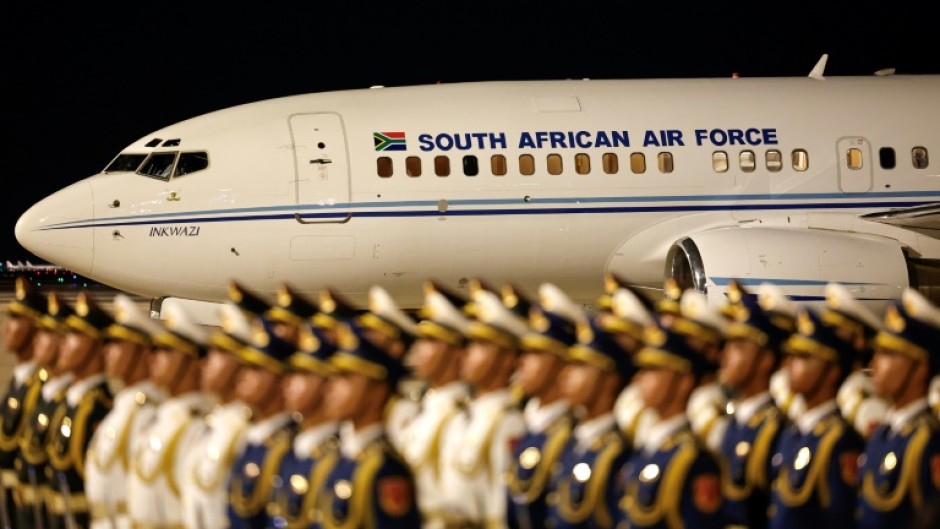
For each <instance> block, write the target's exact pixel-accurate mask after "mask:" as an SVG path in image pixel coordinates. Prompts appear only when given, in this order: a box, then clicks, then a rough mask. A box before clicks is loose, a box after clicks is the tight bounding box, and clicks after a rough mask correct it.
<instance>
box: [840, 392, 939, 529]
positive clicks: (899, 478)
mask: <svg viewBox="0 0 940 529" xmlns="http://www.w3.org/2000/svg"><path fill="white" fill-rule="evenodd" d="M860 461H861V464H860V468H859V474H858V477H859V482H858V485H859V489H858V509H857V511H856V515H857V517H858V518H857V521H858V527H860V528H864V529H874V528H882V527H888V528H891V529H899V528H902V527H911V526H912V525H913V522H914V520H915V519H916V518H917V515H918V514H919V513H921V512H922V510H923V509H924V508H925V507H926V506H928V505H930V504H931V502H934V501H938V499H940V423H938V421H937V419H936V417H934V416H933V415H932V414H931V413H930V410H929V408H926V407H925V408H924V410H923V411H922V412H921V413H920V414H918V415H917V416H915V417H914V418H913V420H912V421H911V422H910V423H908V424H906V425H905V426H904V427H903V428H902V429H901V431H900V432H894V431H892V429H891V427H890V426H888V425H884V426H880V427H878V428H876V429H875V431H874V432H873V433H872V436H871V438H869V440H868V446H867V447H866V449H865V455H864V456H863V457H862V458H861V460H860Z"/></svg>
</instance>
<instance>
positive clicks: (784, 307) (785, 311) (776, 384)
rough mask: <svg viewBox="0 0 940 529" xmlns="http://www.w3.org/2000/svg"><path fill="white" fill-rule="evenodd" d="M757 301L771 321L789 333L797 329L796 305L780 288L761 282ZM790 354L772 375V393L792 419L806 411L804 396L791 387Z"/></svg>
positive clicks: (775, 400) (778, 406) (785, 356)
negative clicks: (789, 372)
mask: <svg viewBox="0 0 940 529" xmlns="http://www.w3.org/2000/svg"><path fill="white" fill-rule="evenodd" d="M757 302H758V303H759V304H760V306H761V308H762V309H764V312H766V313H767V314H768V316H769V317H770V321H771V323H773V324H774V325H776V326H777V327H779V328H781V329H783V330H784V331H786V332H787V333H789V334H792V333H793V332H795V331H796V310H797V307H796V305H795V304H794V303H793V302H792V301H790V298H788V297H787V296H786V294H784V293H783V291H782V290H780V288H779V287H777V286H776V285H773V284H770V283H761V284H760V286H758V287H757ZM789 358H790V357H789V355H784V357H783V362H782V363H781V365H780V367H779V368H777V370H776V371H774V374H773V375H772V376H771V377H770V394H771V396H773V398H774V402H775V403H776V404H777V408H779V409H780V411H782V412H784V413H785V414H786V415H787V417H789V418H790V419H795V418H797V417H799V416H800V415H802V414H803V413H804V412H805V411H806V402H804V401H803V397H802V396H801V395H798V394H796V393H794V392H793V391H792V390H791V389H790V380H789V374H788V370H787V363H789Z"/></svg>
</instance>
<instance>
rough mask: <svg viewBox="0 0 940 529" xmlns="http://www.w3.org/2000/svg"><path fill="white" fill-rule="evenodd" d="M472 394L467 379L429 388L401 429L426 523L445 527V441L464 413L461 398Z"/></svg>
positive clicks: (406, 458)
mask: <svg viewBox="0 0 940 529" xmlns="http://www.w3.org/2000/svg"><path fill="white" fill-rule="evenodd" d="M468 395H469V390H468V388H467V386H466V385H465V384H464V383H463V382H452V383H450V384H447V385H445V386H443V387H440V388H433V389H429V390H428V391H427V393H425V394H424V397H422V399H421V402H420V406H421V409H420V411H419V412H418V414H417V415H416V416H415V417H414V418H413V419H412V420H411V421H410V422H409V423H408V425H407V426H406V427H405V428H404V430H403V431H402V433H401V439H402V446H401V449H402V450H401V452H402V456H404V458H405V461H407V462H408V465H409V466H410V467H411V470H412V472H413V473H414V478H415V487H416V488H417V500H418V508H419V509H420V510H421V514H422V518H423V520H424V523H423V527H425V528H438V527H443V519H442V518H441V516H442V512H441V509H442V507H443V505H442V501H443V495H442V494H441V479H440V475H441V466H442V464H443V461H442V458H441V453H442V452H441V445H442V443H443V437H444V431H445V429H446V427H447V426H448V424H450V423H451V422H452V421H453V419H454V418H456V417H457V416H458V415H459V414H460V412H461V411H460V402H461V401H463V400H465V399H466V398H467V396H468Z"/></svg>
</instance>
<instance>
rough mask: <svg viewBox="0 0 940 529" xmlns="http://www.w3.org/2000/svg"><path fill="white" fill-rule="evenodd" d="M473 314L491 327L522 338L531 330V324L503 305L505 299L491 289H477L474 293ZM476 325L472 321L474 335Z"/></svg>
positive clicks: (480, 321) (471, 332)
mask: <svg viewBox="0 0 940 529" xmlns="http://www.w3.org/2000/svg"><path fill="white" fill-rule="evenodd" d="M473 305H474V309H473V314H474V317H475V318H476V321H477V322H479V323H482V324H483V325H487V326H490V327H495V328H497V329H500V330H502V331H503V332H506V333H508V334H510V335H512V336H514V337H515V338H517V339H521V338H522V337H523V336H525V335H526V334H527V333H528V332H529V325H528V322H527V321H526V320H523V319H522V318H520V317H519V316H517V315H516V314H514V313H513V312H512V311H510V310H509V309H507V308H506V306H505V305H503V300H502V299H500V297H499V296H498V295H497V294H496V293H495V292H491V291H489V290H482V289H481V290H477V291H475V292H474V293H473ZM473 327H474V325H473V324H472V323H471V331H470V334H471V335H473V334H474V333H473Z"/></svg>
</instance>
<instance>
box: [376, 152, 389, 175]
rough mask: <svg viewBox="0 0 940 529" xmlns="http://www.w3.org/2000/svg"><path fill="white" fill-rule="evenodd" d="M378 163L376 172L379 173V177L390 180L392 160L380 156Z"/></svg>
mask: <svg viewBox="0 0 940 529" xmlns="http://www.w3.org/2000/svg"><path fill="white" fill-rule="evenodd" d="M375 162H376V170H377V171H378V173H379V176H380V177H382V178H389V177H391V176H392V159H391V158H389V157H388V156H380V157H379V159H378V160H376V161H375Z"/></svg>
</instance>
